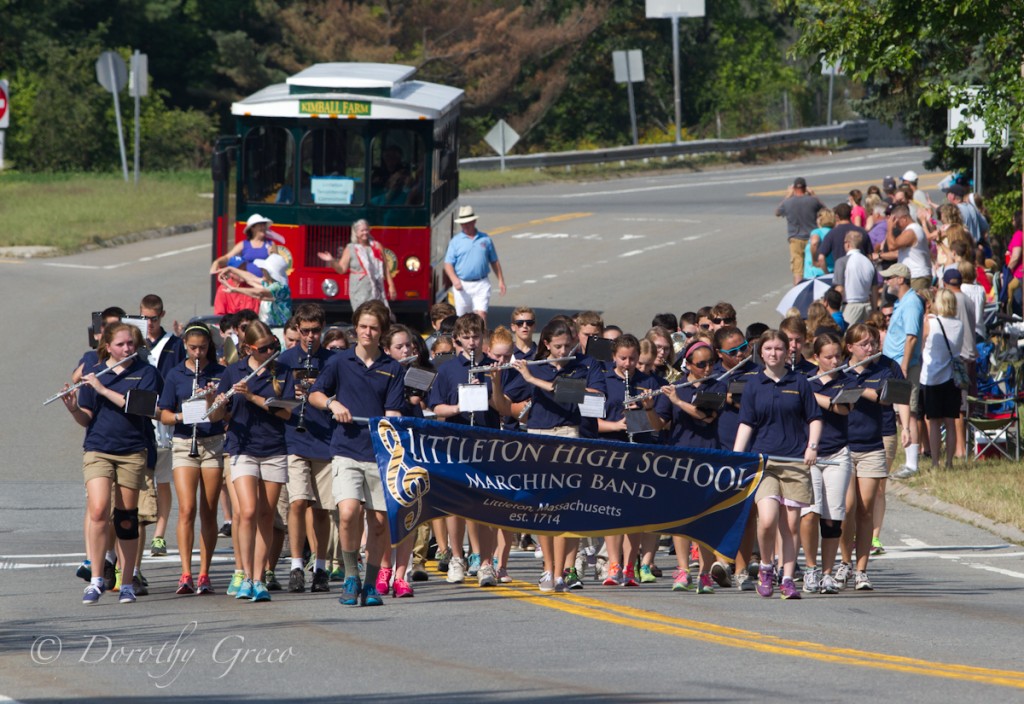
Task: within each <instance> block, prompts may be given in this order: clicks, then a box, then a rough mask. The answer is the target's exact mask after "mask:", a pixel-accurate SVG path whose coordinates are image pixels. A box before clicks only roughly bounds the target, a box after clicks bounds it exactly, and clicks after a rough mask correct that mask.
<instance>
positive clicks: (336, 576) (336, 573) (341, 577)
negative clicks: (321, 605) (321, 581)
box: [331, 567, 345, 582]
mask: <svg viewBox="0 0 1024 704" xmlns="http://www.w3.org/2000/svg"><path fill="white" fill-rule="evenodd" d="M331 581H332V582H344V581H345V570H343V569H341V567H335V568H334V569H333V570H331Z"/></svg>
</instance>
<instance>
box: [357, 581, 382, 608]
mask: <svg viewBox="0 0 1024 704" xmlns="http://www.w3.org/2000/svg"><path fill="white" fill-rule="evenodd" d="M359 605H360V606H384V600H383V599H381V598H380V594H379V593H378V592H377V587H376V586H374V585H372V584H371V585H370V586H367V587H363V591H361V592H360V593H359Z"/></svg>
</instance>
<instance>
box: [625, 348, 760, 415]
mask: <svg viewBox="0 0 1024 704" xmlns="http://www.w3.org/2000/svg"><path fill="white" fill-rule="evenodd" d="M752 359H753V357H747V358H745V359H743V360H742V361H741V362H740V363H739V364H737V365H736V366H735V367H733V368H732V369H727V370H726V371H724V372H722V373H721V374H719V375H718V376H716V377H710V376H709V377H704V378H703V379H694V380H693V381H681V382H679V383H678V384H669V386H674V387H675V388H677V389H686V388H689V387H690V386H694V385H696V384H699V383H701V382H702V381H721V380H722V379H724V378H726V377H727V376H729V375H731V374H733V373H735V372H736V371H737V370H738V369H739V368H740V367H742V366H743V365H744V364H746V363H747V362H749V361H751V360H752ZM664 388H665V387H662V388H660V389H653V390H651V391H645V392H644V393H642V394H637V395H636V396H633V397H632V398H628V397H627V398H626V399H625V400H624V401H623V403H624V404H625V405H627V406H628V405H630V404H633V403H637V402H638V401H646V400H647V399H649V398H654V397H655V396H657V395H659V394H663V393H665V392H664Z"/></svg>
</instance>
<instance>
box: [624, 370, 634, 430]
mask: <svg viewBox="0 0 1024 704" xmlns="http://www.w3.org/2000/svg"><path fill="white" fill-rule="evenodd" d="M622 375H623V377H624V381H625V387H626V395H625V397H624V399H628V398H629V370H628V369H623V370H622ZM626 412H627V409H626V405H625V403H623V405H622V417H623V419H625V417H626ZM626 426H627V427H628V426H629V421H626ZM626 436H627V437H628V438H629V441H630V442H633V433H631V432H629V431H628V430H627V431H626Z"/></svg>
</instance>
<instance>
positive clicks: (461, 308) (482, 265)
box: [444, 205, 505, 321]
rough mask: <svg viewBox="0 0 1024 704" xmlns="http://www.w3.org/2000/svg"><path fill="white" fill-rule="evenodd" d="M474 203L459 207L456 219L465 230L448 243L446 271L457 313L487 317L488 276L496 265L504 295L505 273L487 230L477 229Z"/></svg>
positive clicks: (489, 295)
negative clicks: (470, 313) (471, 313)
mask: <svg viewBox="0 0 1024 704" xmlns="http://www.w3.org/2000/svg"><path fill="white" fill-rule="evenodd" d="M476 219H477V218H476V213H474V212H473V206H471V205H464V206H462V207H461V208H459V215H458V217H456V218H455V222H456V223H458V224H459V225H461V226H462V232H460V233H459V234H457V235H455V237H453V238H452V241H451V242H450V243H449V244H448V252H447V253H446V254H445V256H444V273H445V274H446V275H447V276H448V278H449V280H451V282H452V288H453V289H454V294H455V312H456V315H463V314H465V313H469V312H473V313H476V314H477V315H479V316H480V317H481V318H483V319H484V321H486V320H487V306H488V304H489V303H490V300H491V282H490V280H489V279H488V278H487V277H488V275H489V274H490V270H491V269H493V270H494V273H495V275H496V276H497V277H498V287H499V291H500V292H501V295H502V296H504V295H505V275H504V274H503V273H502V271H501V262H499V261H498V253H497V252H496V251H495V249H494V242H493V241H492V240H491V238H490V236H489V235H488V234H487V233H486V232H480V231H479V230H477V229H476Z"/></svg>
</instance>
